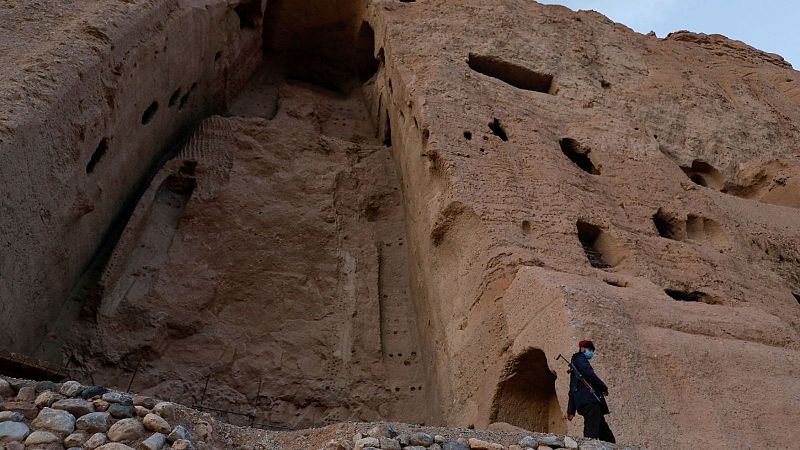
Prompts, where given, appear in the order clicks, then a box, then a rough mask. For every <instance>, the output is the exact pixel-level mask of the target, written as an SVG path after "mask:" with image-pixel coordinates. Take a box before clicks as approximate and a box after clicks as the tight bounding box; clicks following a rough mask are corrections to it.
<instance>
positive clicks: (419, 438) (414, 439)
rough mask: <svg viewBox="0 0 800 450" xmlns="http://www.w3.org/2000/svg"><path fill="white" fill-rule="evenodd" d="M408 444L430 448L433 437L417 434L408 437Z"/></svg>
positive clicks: (421, 433)
mask: <svg viewBox="0 0 800 450" xmlns="http://www.w3.org/2000/svg"><path fill="white" fill-rule="evenodd" d="M408 444H409V445H419V446H421V447H430V446H431V445H432V444H433V436H431V435H430V434H428V433H423V432H417V433H414V434H412V435H411V436H409V437H408Z"/></svg>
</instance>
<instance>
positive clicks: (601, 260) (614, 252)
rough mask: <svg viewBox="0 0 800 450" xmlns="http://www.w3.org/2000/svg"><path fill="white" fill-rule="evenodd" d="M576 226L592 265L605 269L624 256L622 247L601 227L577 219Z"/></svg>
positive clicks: (617, 262) (618, 261)
mask: <svg viewBox="0 0 800 450" xmlns="http://www.w3.org/2000/svg"><path fill="white" fill-rule="evenodd" d="M576 227H577V230H578V240H579V241H580V243H581V247H583V252H584V253H585V254H586V259H588V260H589V264H591V266H592V267H594V268H597V269H607V268H610V267H614V266H616V265H618V264H619V263H620V262H621V261H622V260H623V259H624V258H625V254H624V252H623V249H622V247H620V246H619V245H618V244H617V243H616V241H615V240H614V239H613V238H612V237H611V236H610V235H609V234H608V233H607V232H605V231H603V229H602V228H600V227H598V226H597V225H593V224H590V223H587V222H583V221H578V222H577V224H576Z"/></svg>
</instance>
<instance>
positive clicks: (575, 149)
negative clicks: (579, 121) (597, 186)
mask: <svg viewBox="0 0 800 450" xmlns="http://www.w3.org/2000/svg"><path fill="white" fill-rule="evenodd" d="M558 145H559V146H560V147H561V152H562V153H564V156H566V157H567V158H569V160H570V161H572V162H573V163H574V164H575V165H576V166H578V167H579V168H580V169H581V170H583V171H584V172H586V173H589V174H592V175H600V170H599V169H598V168H597V167H595V165H594V163H592V160H591V158H589V152H591V149H589V148H588V147H585V146H583V145H581V144H580V143H579V142H578V141H576V140H575V139H571V138H563V139H560V140H559V141H558Z"/></svg>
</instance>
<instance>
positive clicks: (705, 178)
mask: <svg viewBox="0 0 800 450" xmlns="http://www.w3.org/2000/svg"><path fill="white" fill-rule="evenodd" d="M681 170H683V173H685V174H686V176H687V177H689V179H690V180H692V182H693V183H694V184H696V185H698V186H703V187H707V188H710V189H716V190H718V191H720V190H722V189H723V188H724V187H725V177H723V176H722V174H721V173H720V172H719V171H718V170H717V169H715V168H714V166H712V165H711V164H709V163H707V162H705V161H702V160H699V159H695V160H694V161H692V165H691V166H681Z"/></svg>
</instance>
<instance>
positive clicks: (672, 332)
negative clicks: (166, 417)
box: [0, 0, 800, 448]
mask: <svg viewBox="0 0 800 450" xmlns="http://www.w3.org/2000/svg"><path fill="white" fill-rule="evenodd" d="M38 3H42V2H38ZM44 3H52V5H51V6H55V5H56V4H58V3H59V2H58V1H56V0H49V1H46V2H44ZM85 3H86V5H84V6H82V7H81V8H77V9H72V10H64V9H58V8H52V9H50V10H48V11H47V12H43V13H42V19H41V20H42V21H43V22H44V23H45V24H46V23H50V22H52V23H56V22H58V23H59V24H61V26H63V28H59V29H58V32H57V33H54V34H53V36H54V37H53V38H52V39H44V40H40V41H37V42H36V45H35V46H34V47H33V48H32V49H29V52H28V53H24V52H20V51H17V50H14V51H12V52H10V53H7V54H4V55H3V56H2V57H0V61H3V62H6V63H7V64H4V67H5V68H4V69H2V71H0V80H2V81H0V86H4V88H3V90H2V92H0V106H2V108H0V155H2V159H0V162H2V164H0V170H1V171H2V172H0V179H2V180H3V183H4V184H3V190H4V191H3V196H2V199H3V203H0V211H2V214H0V237H2V238H3V239H2V242H3V244H4V245H5V246H6V248H7V251H6V252H3V259H2V260H0V276H2V278H0V298H1V299H2V301H0V312H2V317H3V320H4V321H6V322H5V323H4V325H6V324H8V326H4V327H2V329H0V333H1V334H0V340H2V341H3V342H5V343H6V345H7V347H8V348H9V349H10V350H12V351H17V352H21V353H25V354H27V355H32V356H35V357H38V358H40V359H43V360H49V361H51V362H53V363H57V364H59V365H65V366H66V367H67V370H68V372H69V374H70V376H71V377H73V378H76V379H79V380H82V381H83V382H84V383H87V384H102V385H110V386H116V387H118V388H121V389H123V388H128V389H133V390H136V391H143V392H145V393H146V394H153V395H155V396H158V397H161V398H169V399H172V400H175V401H180V402H182V403H185V404H188V405H190V406H196V407H197V408H198V409H205V410H207V411H209V412H213V413H214V414H217V415H218V417H221V418H224V420H227V421H230V422H232V423H237V424H241V425H252V426H263V427H273V428H295V427H306V426H320V425H325V424H328V423H336V422H340V421H345V420H379V419H381V418H387V417H388V418H394V419H398V420H401V421H406V422H416V423H423V422H424V423H426V424H434V425H458V426H466V425H475V426H477V427H484V426H487V425H489V424H490V423H492V422H507V423H509V424H511V425H514V426H518V427H521V428H524V429H527V430H531V431H537V432H549V433H555V434H558V435H565V434H569V435H579V434H580V430H581V423H580V419H579V420H576V421H574V422H567V421H565V420H564V418H563V414H564V411H565V409H566V403H567V389H568V388H567V380H568V377H566V374H565V371H564V369H563V368H562V367H561V366H559V365H558V362H557V361H556V360H555V357H556V355H558V354H559V353H561V354H564V355H569V354H571V353H572V352H573V351H575V346H576V343H577V341H578V340H579V339H582V338H585V337H591V338H592V339H593V340H594V341H595V343H596V344H597V346H598V358H596V359H595V360H593V363H594V364H595V368H596V369H597V370H598V372H599V373H600V374H601V375H602V376H603V377H604V378H605V380H606V382H607V384H608V385H609V386H610V390H611V392H610V394H611V395H610V397H609V402H610V405H611V409H612V410H613V414H612V415H611V416H609V422H610V424H611V427H612V429H614V431H615V433H616V434H617V437H618V439H619V440H620V441H621V442H626V443H629V444H631V445H638V446H647V447H649V448H673V447H677V448H688V447H692V446H697V447H709V448H722V447H724V448H746V447H754V446H759V447H762V446H763V447H765V448H770V447H775V448H780V447H782V446H785V442H786V439H787V437H788V438H789V439H790V440H792V438H793V437H796V435H797V433H796V431H795V429H796V426H795V422H796V419H797V418H798V413H797V411H796V410H797V408H796V405H795V403H796V401H795V400H796V398H797V397H798V396H799V395H800V385H799V384H798V383H796V375H797V372H798V369H800V353H798V351H797V350H796V348H797V344H798V343H800V336H798V332H799V331H800V314H799V313H798V308H800V269H799V268H798V267H800V251H798V249H800V213H799V212H798V207H799V206H800V189H798V188H800V125H799V124H800V73H798V72H796V71H794V70H792V68H791V67H790V66H789V65H788V64H787V63H786V62H784V61H783V60H782V59H781V58H780V57H779V56H777V55H773V54H768V53H765V52H761V51H759V50H757V49H754V48H752V47H749V46H747V45H746V44H744V43H741V42H736V41H731V40H729V39H727V38H724V37H722V36H718V35H710V36H709V35H702V34H696V33H690V32H685V31H681V32H676V33H673V34H671V35H669V36H668V37H667V38H665V39H658V38H656V37H655V36H644V35H640V34H637V33H634V32H633V31H631V30H630V29H628V28H626V27H625V26H623V25H620V24H616V23H613V22H611V21H609V20H608V19H606V18H605V17H603V16H601V15H599V14H597V13H594V12H577V13H576V12H572V11H570V10H568V9H566V8H563V7H558V6H543V5H539V4H537V3H534V2H529V1H526V0H507V1H490V2H487V1H481V0H458V1H445V0H426V1H416V2H415V1H397V0H374V1H366V0H362V1H357V0H313V1H306V2H289V1H286V0H269V1H260V0H250V1H221V0H219V1H217V0H207V1H205V2H203V5H205V7H198V5H196V4H195V2H184V1H175V2H171V1H163V0H151V1H146V2H133V3H124V4H119V5H115V6H114V7H110V8H108V9H107V10H106V12H105V13H104V14H103V15H100V14H99V11H100V7H99V5H100V3H99V2H88V3H87V2H85ZM95 4H96V5H95ZM87 5H88V6H87ZM95 6H96V8H94V7H95ZM56 10H58V12H55V11H56ZM29 14H35V12H31V10H25V11H19V10H17V11H14V12H8V10H6V12H2V13H0V18H3V20H2V21H0V23H3V24H5V23H13V24H15V26H17V27H18V28H15V29H13V30H11V32H10V33H9V35H10V37H9V38H8V39H10V41H9V42H10V44H11V47H14V48H16V47H19V45H14V43H15V42H19V41H22V40H24V39H26V37H29V36H32V35H34V34H35V30H33V29H30V28H29V27H26V26H24V25H23V23H24V19H25V18H26V17H27V15H29ZM6 17H8V18H9V20H5V18H6ZM48 21H50V22H48ZM66 41H70V42H71V43H70V44H68V45H67V44H63V42H66ZM259 49H263V52H262V51H260V50H259ZM31 55H33V56H31ZM11 62H13V64H11ZM16 67H19V69H16ZM246 80H249V81H246ZM6 87H7V88H6ZM181 111H184V112H181ZM187 136H188V138H186V139H182V138H183V137H187ZM173 146H174V147H173ZM171 149H173V150H171ZM167 159H169V160H168V161H167V162H165V163H164V164H160V161H161V162H163V161H165V160H167ZM34 168H35V172H34ZM34 173H35V174H36V176H34V175H33V174H34ZM12 255H13V256H12ZM62 352H63V353H64V354H65V358H64V359H63V360H62V359H61V354H62ZM595 361H596V362H595ZM1 388H2V386H0V389H1ZM45 400H46V401H45ZM49 400H50V399H42V405H45V406H48V405H46V403H47V402H49ZM52 400H53V402H55V403H53V402H51V405H53V406H51V407H53V408H54V407H55V406H54V405H56V404H58V401H60V400H59V399H55V398H54V399H52ZM103 400H104V401H105V399H103ZM108 403H116V404H119V402H113V401H109V402H108ZM25 404H26V405H27V403H25ZM39 404H40V403H39V402H38V401H37V402H36V404H34V403H30V405H29V406H30V407H29V408H28V410H27V411H28V413H30V412H31V410H30V408H34V412H36V411H35V408H36V407H37V405H39ZM62 405H63V403H62ZM17 406H19V407H20V408H18V409H19V412H20V414H25V408H22V406H20V405H17ZM23 406H24V405H23ZM72 406H74V405H72ZM72 406H71V407H72ZM94 406H95V407H97V404H94ZM106 407H107V408H108V409H109V413H108V414H116V415H115V416H114V418H115V420H116V419H121V420H133V421H138V420H139V419H134V418H132V417H128V418H124V417H123V416H125V415H130V416H134V415H137V410H136V409H135V408H134V409H133V410H126V411H122V410H121V407H114V411H111V405H106ZM146 409H151V408H146ZM58 411H61V410H58ZM103 411H105V410H103ZM63 412H64V413H66V411H63ZM143 412H144V411H143ZM91 414H98V412H95V413H89V414H87V415H91ZM117 416H119V417H117ZM84 417H86V416H84ZM145 417H146V416H145ZM148 422H153V421H148ZM137 423H138V422H137ZM153 423H154V422H153ZM145 425H147V424H145ZM87 426H88V425H87ZM154 426H155V425H150V427H151V428H152V427H154ZM77 429H78V430H87V429H86V428H81V419H78V422H77ZM15 431H16V432H21V430H15ZM104 431H105V430H104ZM162 431H163V430H162ZM87 433H88V431H87ZM26 436H27V434H26ZM474 439H479V440H485V439H482V438H481V437H480V436H476V437H474ZM351 443H352V441H351V440H349V439H348V445H350V444H351ZM467 444H469V442H467ZM489 444H491V442H489V443H488V444H487V445H489ZM431 445H437V444H431ZM454 445H455V444H454ZM476 445H478V444H476ZM480 445H482V444H480ZM343 448H344V447H343ZM454 448H455V447H454Z"/></svg>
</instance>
